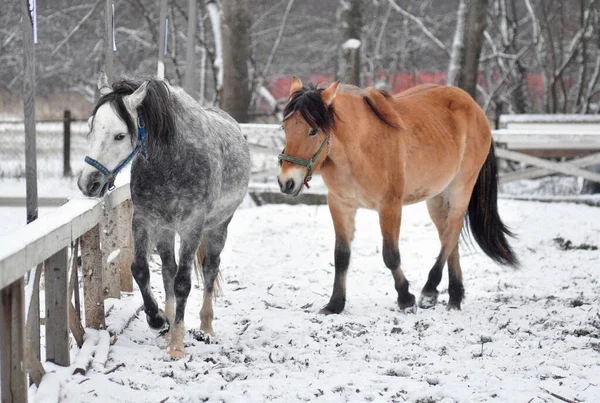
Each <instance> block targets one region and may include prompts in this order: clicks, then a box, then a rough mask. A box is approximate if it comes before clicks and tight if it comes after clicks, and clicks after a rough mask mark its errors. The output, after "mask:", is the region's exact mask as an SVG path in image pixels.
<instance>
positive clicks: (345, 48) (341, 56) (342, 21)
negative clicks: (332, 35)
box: [335, 0, 363, 86]
mask: <svg viewBox="0 0 600 403" xmlns="http://www.w3.org/2000/svg"><path fill="white" fill-rule="evenodd" d="M361 5H362V0H342V2H341V5H340V10H339V12H338V26H339V32H340V41H339V50H338V58H337V68H336V74H335V76H336V79H337V80H340V81H341V82H343V83H345V84H352V85H356V86H359V85H360V48H361V42H360V37H361V33H362V23H363V21H362V6H361Z"/></svg>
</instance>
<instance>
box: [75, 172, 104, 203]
mask: <svg viewBox="0 0 600 403" xmlns="http://www.w3.org/2000/svg"><path fill="white" fill-rule="evenodd" d="M77 187H78V188H79V190H81V193H83V195H84V196H87V197H102V196H104V195H105V194H106V191H107V190H108V182H107V180H106V177H105V176H104V175H102V174H101V173H100V172H92V173H90V174H89V175H87V177H86V178H84V177H83V175H82V176H80V177H79V180H78V181H77Z"/></svg>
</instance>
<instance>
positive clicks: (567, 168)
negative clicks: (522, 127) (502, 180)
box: [496, 148, 600, 182]
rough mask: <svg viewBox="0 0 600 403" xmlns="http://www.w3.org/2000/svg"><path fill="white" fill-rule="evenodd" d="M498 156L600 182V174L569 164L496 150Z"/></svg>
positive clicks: (500, 149) (501, 149)
mask: <svg viewBox="0 0 600 403" xmlns="http://www.w3.org/2000/svg"><path fill="white" fill-rule="evenodd" d="M496 156H497V157H498V158H504V159H508V160H513V161H519V162H524V163H526V164H529V165H533V166H537V167H541V168H546V169H549V170H551V171H554V172H560V173H562V174H565V175H571V176H579V177H582V178H585V179H587V180H591V181H594V182H600V174H598V173H595V172H590V171H586V170H583V169H580V168H579V167H577V166H575V165H573V164H569V163H567V162H552V161H548V160H544V159H541V158H536V157H532V156H530V155H525V154H522V153H519V152H516V151H510V150H505V149H503V148H496Z"/></svg>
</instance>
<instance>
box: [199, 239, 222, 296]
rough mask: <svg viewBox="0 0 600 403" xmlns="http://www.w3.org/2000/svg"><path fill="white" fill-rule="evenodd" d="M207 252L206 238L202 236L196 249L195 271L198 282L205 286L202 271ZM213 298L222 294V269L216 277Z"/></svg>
mask: <svg viewBox="0 0 600 403" xmlns="http://www.w3.org/2000/svg"><path fill="white" fill-rule="evenodd" d="M205 253H206V238H204V236H203V237H202V241H201V242H200V246H199V247H198V250H197V251H196V256H195V258H194V271H195V272H196V278H197V279H198V284H200V285H202V286H203V287H204V275H203V273H202V269H201V268H202V267H203V266H204V256H205ZM213 287H214V288H213V298H215V299H216V298H217V297H220V296H221V270H219V274H217V278H215V283H214V285H213Z"/></svg>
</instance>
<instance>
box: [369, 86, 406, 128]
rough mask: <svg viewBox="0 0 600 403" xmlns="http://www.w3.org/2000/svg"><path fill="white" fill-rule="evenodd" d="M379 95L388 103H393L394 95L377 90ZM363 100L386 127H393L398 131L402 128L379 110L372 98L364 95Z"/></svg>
mask: <svg viewBox="0 0 600 403" xmlns="http://www.w3.org/2000/svg"><path fill="white" fill-rule="evenodd" d="M377 92H378V93H380V94H381V95H383V97H384V98H385V101H386V102H392V99H393V97H392V95H391V94H390V93H389V92H387V91H385V90H377ZM363 99H364V100H365V102H366V103H367V105H369V108H371V111H373V113H374V114H375V116H377V118H378V119H379V120H381V121H382V122H383V123H385V124H386V125H388V126H390V127H393V128H394V129H398V128H400V126H399V125H398V124H397V123H394V122H392V121H391V120H390V119H389V118H388V117H387V116H386V115H385V114H384V113H383V112H382V111H381V109H379V108H378V107H377V106H376V105H375V102H373V100H372V99H371V98H369V97H368V96H367V95H363Z"/></svg>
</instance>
